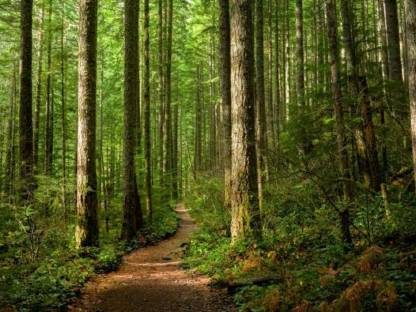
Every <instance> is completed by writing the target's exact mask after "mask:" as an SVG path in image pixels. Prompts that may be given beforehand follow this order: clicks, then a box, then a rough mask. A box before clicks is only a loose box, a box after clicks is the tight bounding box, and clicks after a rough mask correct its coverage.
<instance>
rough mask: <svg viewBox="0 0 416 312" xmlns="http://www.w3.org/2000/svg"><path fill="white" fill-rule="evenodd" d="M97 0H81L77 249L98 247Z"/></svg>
mask: <svg viewBox="0 0 416 312" xmlns="http://www.w3.org/2000/svg"><path fill="white" fill-rule="evenodd" d="M97 2H98V1H97V0H80V4H79V19H80V21H79V56H78V139H77V145H78V146H77V224H76V229H75V240H76V247H77V248H81V247H88V246H98V232H99V231H98V218H97V206H98V200H97V173H96V166H95V156H96V155H95V154H96V153H95V145H96V134H95V131H96V101H97V99H96V93H97V85H96V84H97V5H98V4H97Z"/></svg>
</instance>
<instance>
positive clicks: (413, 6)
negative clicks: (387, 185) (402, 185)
mask: <svg viewBox="0 0 416 312" xmlns="http://www.w3.org/2000/svg"><path fill="white" fill-rule="evenodd" d="M404 3H405V11H406V27H407V33H406V35H407V38H406V39H407V49H408V75H409V77H408V80H409V99H410V122H411V134H412V147H413V170H414V177H415V185H416V1H415V0H405V2H404Z"/></svg>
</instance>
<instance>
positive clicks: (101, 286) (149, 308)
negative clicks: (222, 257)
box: [69, 204, 236, 312]
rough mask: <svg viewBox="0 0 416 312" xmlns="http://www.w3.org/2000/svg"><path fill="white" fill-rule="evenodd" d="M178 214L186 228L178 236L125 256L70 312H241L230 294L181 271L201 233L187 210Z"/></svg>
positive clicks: (94, 281)
mask: <svg viewBox="0 0 416 312" xmlns="http://www.w3.org/2000/svg"><path fill="white" fill-rule="evenodd" d="M176 211H177V213H178V214H179V216H180V219H181V222H180V227H179V229H178V231H177V233H176V234H175V236H173V237H171V238H169V239H167V240H164V241H162V242H161V243H159V244H158V245H155V246H150V247H146V248H143V249H139V250H137V251H135V252H133V253H131V254H129V255H127V256H125V257H124V258H123V261H122V264H121V266H120V268H119V270H117V271H115V272H113V273H110V274H106V275H100V276H97V277H96V278H94V279H92V280H91V281H90V282H88V283H87V284H86V286H85V287H84V289H83V290H82V293H81V298H80V299H79V300H78V301H77V302H75V303H74V304H72V305H71V306H70V307H69V311H72V312H75V311H95V312H98V311H100V312H101V311H109V312H110V311H111V312H117V311H123V312H130V311H132V312H134V311H140V312H165V311H166V312H168V311H169V312H170V311H172V312H182V311H183V312H185V311H204V312H214V311H215V312H217V311H218V312H221V311H224V312H226V311H236V310H235V308H234V307H233V304H232V300H231V298H230V297H229V296H228V295H227V293H226V292H225V291H224V290H220V289H213V288H210V287H209V279H208V278H207V277H204V276H201V275H199V274H196V273H192V272H189V271H186V270H184V269H182V268H181V263H182V260H181V259H182V256H183V251H184V246H186V244H187V243H188V242H189V239H190V236H191V234H192V233H193V232H194V231H195V230H196V229H197V227H196V225H195V223H194V222H193V221H192V219H191V217H190V216H189V214H188V212H187V211H186V209H185V207H184V206H183V205H182V204H179V205H178V207H177V209H176Z"/></svg>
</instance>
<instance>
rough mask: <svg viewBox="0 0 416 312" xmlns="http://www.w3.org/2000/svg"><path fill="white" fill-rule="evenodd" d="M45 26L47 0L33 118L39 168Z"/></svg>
mask: <svg viewBox="0 0 416 312" xmlns="http://www.w3.org/2000/svg"><path fill="white" fill-rule="evenodd" d="M44 26H45V2H43V3H42V13H41V22H40V29H39V52H38V68H37V80H36V99H35V101H36V102H35V116H34V120H33V164H34V166H35V168H36V170H38V169H39V168H38V166H39V164H38V161H39V127H40V110H41V103H42V70H43V41H44Z"/></svg>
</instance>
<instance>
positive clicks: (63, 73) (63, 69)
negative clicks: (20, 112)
mask: <svg viewBox="0 0 416 312" xmlns="http://www.w3.org/2000/svg"><path fill="white" fill-rule="evenodd" d="M65 58H66V55H65V2H62V19H61V101H62V102H61V104H62V108H61V109H62V111H61V124H62V206H63V208H64V219H65V222H67V219H68V212H67V205H66V139H67V136H66V131H67V129H66V98H65V96H66V93H65V83H66V77H65Z"/></svg>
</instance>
